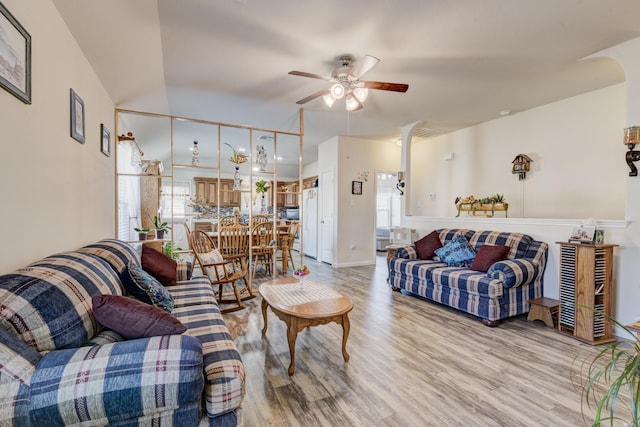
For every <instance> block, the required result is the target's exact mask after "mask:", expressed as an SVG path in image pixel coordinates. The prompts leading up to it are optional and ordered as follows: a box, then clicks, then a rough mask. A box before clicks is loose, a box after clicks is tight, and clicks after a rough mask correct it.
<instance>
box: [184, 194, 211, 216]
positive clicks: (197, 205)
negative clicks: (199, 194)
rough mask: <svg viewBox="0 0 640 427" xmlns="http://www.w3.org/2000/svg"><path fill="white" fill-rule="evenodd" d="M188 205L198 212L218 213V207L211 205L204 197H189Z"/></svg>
mask: <svg viewBox="0 0 640 427" xmlns="http://www.w3.org/2000/svg"><path fill="white" fill-rule="evenodd" d="M188 206H189V207H190V208H191V209H193V211H194V212H196V213H202V214H214V213H216V207H215V206H213V205H210V204H208V203H207V202H206V200H204V199H202V198H196V197H193V198H191V199H189V203H188Z"/></svg>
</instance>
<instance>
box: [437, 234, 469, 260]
mask: <svg viewBox="0 0 640 427" xmlns="http://www.w3.org/2000/svg"><path fill="white" fill-rule="evenodd" d="M435 252H436V255H438V258H440V260H441V261H442V262H445V263H447V265H448V266H450V267H466V266H468V265H470V263H471V261H472V260H473V258H474V257H475V256H476V253H475V251H474V250H473V248H472V247H471V246H470V245H469V242H468V241H467V239H466V238H465V237H464V236H462V235H459V236H456V237H455V238H454V239H453V240H451V241H450V242H449V243H447V244H446V245H444V246H443V247H441V248H440V249H436V251H435Z"/></svg>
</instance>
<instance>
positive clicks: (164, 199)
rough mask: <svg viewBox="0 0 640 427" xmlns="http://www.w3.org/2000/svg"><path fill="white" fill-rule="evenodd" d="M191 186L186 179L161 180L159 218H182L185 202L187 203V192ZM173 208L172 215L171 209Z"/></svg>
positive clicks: (184, 214)
mask: <svg viewBox="0 0 640 427" xmlns="http://www.w3.org/2000/svg"><path fill="white" fill-rule="evenodd" d="M190 190H191V186H190V185H189V182H187V181H174V182H173V186H171V181H168V180H167V181H164V180H163V181H162V187H161V189H160V218H171V217H172V216H173V219H174V220H175V219H180V218H184V217H185V216H186V213H187V204H188V203H189V192H190ZM172 208H173V215H172V214H171V210H172Z"/></svg>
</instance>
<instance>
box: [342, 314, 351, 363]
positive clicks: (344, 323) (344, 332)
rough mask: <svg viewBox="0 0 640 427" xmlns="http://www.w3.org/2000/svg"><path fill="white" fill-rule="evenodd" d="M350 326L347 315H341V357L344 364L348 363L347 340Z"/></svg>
mask: <svg viewBox="0 0 640 427" xmlns="http://www.w3.org/2000/svg"><path fill="white" fill-rule="evenodd" d="M350 329H351V324H350V323H349V315H348V314H343V315H342V357H343V359H344V361H345V362H348V361H349V353H347V339H348V338H349V330H350Z"/></svg>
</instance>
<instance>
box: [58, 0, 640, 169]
mask: <svg viewBox="0 0 640 427" xmlns="http://www.w3.org/2000/svg"><path fill="white" fill-rule="evenodd" d="M53 2H54V4H55V5H56V6H57V8H58V10H59V11H60V13H61V15H62V17H63V19H64V20H65V21H66V23H67V25H68V26H69V28H70V29H71V31H72V33H73V34H74V36H75V37H76V39H77V40H78V44H79V45H80V47H81V48H82V50H83V51H84V53H85V55H86V56H87V58H88V60H89V61H90V62H91V64H92V65H93V66H94V68H95V70H96V72H97V74H98V76H99V77H100V79H101V80H102V82H103V84H104V86H105V88H106V90H107V91H108V92H109V94H110V95H111V97H112V99H113V101H114V102H115V104H116V106H117V107H119V108H127V109H134V110H142V111H150V112H156V113H163V114H172V115H177V116H183V117H192V118H201V119H206V120H213V121H220V122H226V123H238V124H248V125H251V126H255V127H263V128H268V129H279V130H292V131H297V130H298V117H299V113H298V109H299V106H298V105H297V104H296V101H297V100H299V99H301V98H304V97H305V96H307V95H309V94H311V93H313V92H316V91H318V90H321V89H324V88H325V87H327V83H326V82H324V81H322V80H317V79H309V78H303V77H298V76H291V75H288V74H287V73H288V72H289V71H291V70H300V71H306V72H310V73H317V74H321V75H324V76H329V75H330V73H331V71H332V69H333V68H334V67H335V66H336V62H335V58H336V57H338V56H340V55H342V54H345V53H349V54H352V55H353V56H355V57H356V59H357V58H359V57H361V56H362V55H364V54H370V55H373V56H376V57H378V58H380V59H381V61H380V63H379V64H378V65H377V66H376V67H374V68H373V69H372V70H371V71H369V72H368V73H367V74H366V75H365V76H364V80H376V81H390V82H396V83H407V84H409V90H408V91H407V93H404V94H402V93H395V92H386V91H370V94H369V98H368V99H367V100H366V102H365V103H364V107H365V108H364V109H363V110H361V111H357V112H352V113H347V112H346V111H345V110H344V103H340V102H337V103H336V105H334V106H333V108H332V109H329V108H328V107H326V106H325V105H324V103H323V102H322V99H321V98H318V99H316V100H314V101H311V102H309V103H307V104H305V105H304V109H305V113H304V118H305V119H304V133H305V147H306V149H305V154H304V155H305V163H308V162H309V161H312V160H315V158H316V153H315V151H314V149H313V147H315V146H316V144H317V143H319V142H322V141H324V140H326V139H328V138H331V137H332V136H335V135H350V136H354V137H362V138H369V139H375V140H386V141H389V140H394V139H397V138H399V136H400V129H401V127H402V126H404V125H407V124H409V123H413V122H416V121H419V120H425V121H426V126H428V127H429V128H433V129H436V130H441V131H450V130H453V129H458V128H461V127H466V126H470V125H473V124H476V123H481V122H485V121H488V120H492V119H494V118H497V117H499V116H500V114H499V112H500V111H501V110H510V111H512V112H514V113H517V112H518V111H523V110H527V109H530V108H532V107H536V106H539V105H543V104H546V103H549V102H553V101H555V100H559V99H563V98H566V97H569V96H573V95H577V94H580V93H584V92H588V91H590V90H594V89H597V88H601V87H605V86H609V85H611V84H615V83H619V82H622V81H624V74H623V71H622V69H621V68H620V67H619V65H618V64H617V63H615V62H614V61H611V60H605V59H587V60H581V59H582V58H585V57H586V56H588V55H590V54H593V53H595V52H598V51H600V50H602V49H605V48H607V47H611V46H614V45H617V44H620V43H622V42H625V41H627V40H630V39H633V38H636V37H638V36H639V35H640V19H638V17H640V1H638V0H608V1H605V0H562V1H558V0H455V1H453V0H403V1H400V0H396V1H391V0H387V1H379V0H376V1H372V0H323V1H312V0H296V1H292V0H180V1H175V0H135V1H134V0H109V1H104V0H53Z"/></svg>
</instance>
